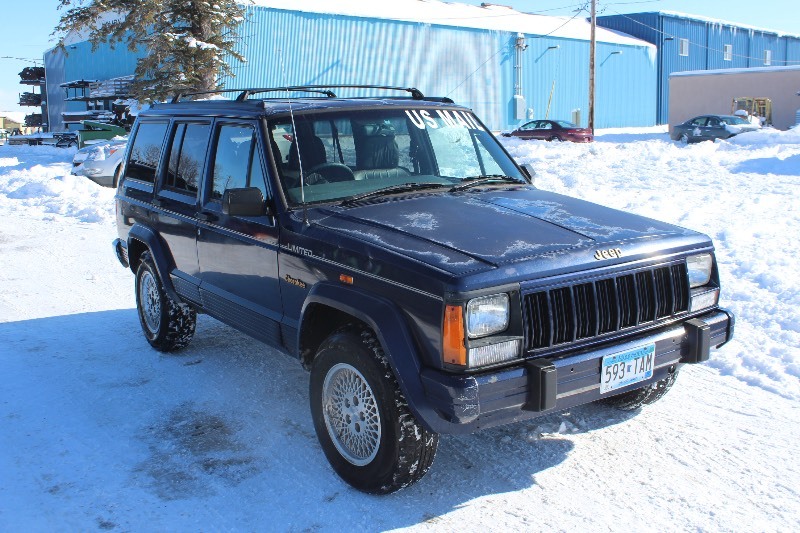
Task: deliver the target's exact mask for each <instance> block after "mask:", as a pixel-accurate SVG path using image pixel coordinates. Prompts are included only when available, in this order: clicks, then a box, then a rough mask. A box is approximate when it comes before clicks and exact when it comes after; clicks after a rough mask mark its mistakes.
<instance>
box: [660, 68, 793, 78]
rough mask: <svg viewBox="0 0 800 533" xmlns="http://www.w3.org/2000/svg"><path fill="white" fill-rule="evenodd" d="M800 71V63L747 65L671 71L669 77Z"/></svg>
mask: <svg viewBox="0 0 800 533" xmlns="http://www.w3.org/2000/svg"><path fill="white" fill-rule="evenodd" d="M787 70H788V71H796V72H800V65H793V66H788V67H749V68H720V69H714V70H687V71H684V72H673V73H672V74H670V75H669V77H670V78H677V77H684V76H722V75H725V74H756V73H758V72H781V71H784V72H785V71H787Z"/></svg>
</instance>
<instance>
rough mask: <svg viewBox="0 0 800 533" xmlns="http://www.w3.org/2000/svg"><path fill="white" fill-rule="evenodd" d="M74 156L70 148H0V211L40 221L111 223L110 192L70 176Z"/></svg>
mask: <svg viewBox="0 0 800 533" xmlns="http://www.w3.org/2000/svg"><path fill="white" fill-rule="evenodd" d="M74 155H75V149H74V148H67V149H64V148H55V147H49V146H3V147H2V148H0V208H4V209H8V210H9V211H10V212H11V213H12V214H13V213H15V212H24V213H25V214H26V216H31V215H32V214H36V215H38V218H40V219H44V220H53V219H54V218H56V216H58V217H68V218H75V219H77V220H79V221H80V222H109V221H113V220H114V191H113V190H111V189H104V188H101V187H98V186H97V185H96V184H94V183H92V182H91V181H89V180H87V179H86V178H84V177H82V176H73V175H71V174H70V173H69V172H70V168H71V167H72V164H71V162H70V161H71V160H72V157H73V156H74ZM21 161H23V162H24V163H22V162H21Z"/></svg>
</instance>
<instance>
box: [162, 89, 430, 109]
mask: <svg viewBox="0 0 800 533" xmlns="http://www.w3.org/2000/svg"><path fill="white" fill-rule="evenodd" d="M331 89H381V90H385V91H405V92H407V93H410V94H411V98H413V99H414V100H425V99H426V98H425V95H424V94H422V91H420V90H419V89H417V88H415V87H393V86H390V85H296V86H290V87H259V88H251V89H217V90H211V91H192V92H184V91H179V92H178V93H176V94H175V96H174V97H173V98H172V103H173V104H175V103H178V102H180V100H181V98H183V97H186V96H197V95H201V94H218V93H233V92H238V93H239V96H237V97H236V100H237V101H239V102H244V101H245V100H247V99H248V97H249V96H250V95H252V94H255V93H266V92H281V91H294V92H307V93H318V94H324V95H325V96H327V97H328V98H336V94H335V93H334V92H333V91H331Z"/></svg>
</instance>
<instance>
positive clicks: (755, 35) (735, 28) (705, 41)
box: [597, 11, 800, 124]
mask: <svg viewBox="0 0 800 533" xmlns="http://www.w3.org/2000/svg"><path fill="white" fill-rule="evenodd" d="M597 24H598V25H600V26H603V27H605V28H609V29H612V30H617V31H621V32H624V33H627V34H629V35H633V36H635V37H638V38H639V39H642V40H644V41H647V42H649V43H652V44H654V45H655V46H656V47H657V48H658V67H657V85H658V87H657V93H656V106H657V120H658V123H659V124H666V123H667V120H668V116H669V76H670V74H672V73H673V72H684V71H690V70H716V69H730V68H754V67H765V66H767V67H768V66H791V65H800V36H796V35H786V34H782V33H779V32H774V31H770V30H764V29H758V28H752V27H749V26H744V25H738V24H735V23H731V22H722V21H715V20H709V19H703V18H699V17H693V16H691V15H684V14H681V13H673V12H663V11H662V12H652V13H636V14H630V15H613V16H603V17H598V18H597Z"/></svg>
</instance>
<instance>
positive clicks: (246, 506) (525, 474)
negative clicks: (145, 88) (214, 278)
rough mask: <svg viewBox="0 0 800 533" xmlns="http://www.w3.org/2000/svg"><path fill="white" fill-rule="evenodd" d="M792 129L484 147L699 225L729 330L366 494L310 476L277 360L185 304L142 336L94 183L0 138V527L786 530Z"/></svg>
mask: <svg viewBox="0 0 800 533" xmlns="http://www.w3.org/2000/svg"><path fill="white" fill-rule="evenodd" d="M790 135H791V134H789V133H782V134H776V137H775V138H774V142H772V141H770V142H762V140H764V138H763V137H759V136H752V137H750V138H749V139H748V138H747V137H746V136H745V135H743V136H742V137H741V138H737V139H734V141H735V142H724V143H716V144H714V143H702V144H698V145H691V146H687V147H681V146H678V145H676V144H675V143H672V142H670V141H668V140H667V138H666V135H665V133H664V132H663V131H659V130H658V129H651V130H647V131H645V132H643V131H642V130H614V131H613V132H601V134H600V135H599V136H598V142H596V143H593V144H588V145H575V144H568V143H564V144H560V143H558V144H551V143H546V142H535V141H534V142H522V141H514V140H508V141H504V142H507V146H508V148H509V149H510V150H511V151H512V152H513V153H514V154H515V155H517V157H519V159H520V160H521V161H527V162H531V163H532V164H533V165H534V166H535V167H536V168H537V169H538V172H539V173H538V176H537V178H536V180H537V183H538V185H539V186H540V187H542V188H545V189H551V190H558V191H562V192H567V193H569V194H572V195H575V196H580V197H583V198H588V199H591V200H596V201H600V202H602V203H606V204H610V205H613V206H616V207H619V208H622V209H628V210H630V211H636V212H639V213H643V214H647V215H653V216H655V217H656V218H661V219H664V220H670V221H672V222H677V223H680V224H685V225H686V226H689V227H692V228H697V229H700V230H703V231H706V232H708V233H710V234H711V235H713V236H714V237H715V239H716V242H717V246H718V252H717V253H718V257H719V260H720V268H721V270H722V277H723V282H724V291H723V304H724V305H726V306H730V307H731V308H733V310H734V311H735V312H736V313H737V316H738V319H739V321H738V323H737V333H736V335H737V337H736V340H735V341H734V342H732V343H731V344H730V345H729V346H726V347H725V348H724V349H723V350H721V351H719V352H715V353H714V355H713V359H712V361H711V363H710V365H711V366H709V365H708V364H704V365H695V366H691V367H687V368H685V369H684V370H683V371H682V372H681V376H680V378H679V379H678V381H677V382H676V384H675V386H674V387H673V389H672V390H671V391H670V393H669V394H668V395H667V396H666V398H665V399H664V400H661V401H659V402H658V403H656V404H654V405H652V406H648V407H647V408H646V409H643V410H642V411H641V412H638V413H620V412H617V411H613V410H609V409H607V408H604V407H602V406H599V405H588V406H583V407H581V408H576V409H571V410H569V411H566V412H563V413H556V414H551V415H548V416H545V417H543V418H539V419H535V420H530V421H527V422H522V423H518V424H511V425H509V426H504V427H499V428H492V429H489V430H486V431H482V432H479V433H476V434H474V435H460V436H452V435H444V436H443V437H442V439H441V441H440V444H439V452H438V454H437V458H436V462H435V464H434V467H433V469H432V470H431V471H430V472H429V473H428V475H427V477H426V478H425V479H423V480H422V481H421V482H420V483H418V484H416V485H414V486H412V487H409V488H407V489H405V490H403V491H400V492H398V493H396V494H392V495H390V496H386V497H383V498H380V499H378V498H375V497H373V496H368V495H365V494H361V493H358V492H356V491H355V490H353V489H351V488H349V487H348V486H347V485H345V484H344V482H342V481H341V480H340V479H339V478H338V477H337V476H336V475H335V474H334V473H333V471H332V470H331V468H330V466H329V465H328V463H327V461H326V460H325V457H324V455H323V453H322V450H321V449H320V447H319V444H318V443H317V439H316V437H315V435H314V428H313V423H312V420H311V417H310V416H309V414H308V375H307V373H306V372H305V371H304V370H303V369H302V368H301V366H300V365H299V364H298V362H297V360H296V359H294V358H291V357H289V356H287V355H285V354H281V353H279V352H277V351H275V350H272V349H270V348H269V347H267V346H266V345H264V344H262V343H260V342H258V341H255V340H253V339H251V338H249V337H247V336H245V335H244V334H242V333H239V332H236V331H234V330H233V329H231V328H228V327H227V326H224V325H222V324H221V323H219V322H216V321H214V320H213V319H211V318H209V317H205V316H203V317H200V320H199V323H198V334H197V335H196V336H195V339H194V341H193V343H192V345H191V347H190V348H189V349H187V350H184V351H182V352H179V353H175V354H161V353H158V352H156V351H154V350H152V349H151V347H150V345H149V344H148V343H147V342H146V341H145V339H144V338H143V336H142V333H141V330H140V328H139V324H138V317H137V313H136V310H135V303H134V297H133V294H134V282H133V276H132V275H131V272H130V271H129V270H127V269H125V268H123V267H122V266H121V265H120V264H119V262H118V261H117V260H116V258H115V257H114V254H113V253H112V251H111V249H110V246H109V244H110V243H111V241H112V239H113V238H114V237H115V236H116V230H115V228H114V224H113V220H112V214H113V207H112V202H113V191H112V190H110V189H103V188H101V187H98V186H96V185H94V184H93V183H92V182H90V181H88V180H85V179H78V178H70V177H69V176H68V172H69V168H70V159H71V158H72V154H73V153H74V150H61V149H57V148H49V147H44V146H37V147H16V146H14V147H9V146H4V147H0V289H2V290H0V368H2V372H0V390H2V396H1V397H0V420H2V421H3V430H2V431H0V450H2V453H0V473H2V477H0V480H2V481H0V531H53V530H68V531H95V530H112V529H113V530H116V531H151V530H156V531H193V530H198V529H203V530H209V531H226V530H234V531H239V530H243V531H263V530H267V531H306V530H308V531H349V530H352V529H356V530H359V531H361V530H364V531H394V530H404V531H426V532H428V531H443V532H449V531H456V530H462V529H464V526H465V524H468V525H469V528H468V529H471V530H475V531H484V530H485V531H527V530H541V531H589V530H593V529H598V527H599V528H600V529H607V530H611V531H673V530H677V531H798V530H800V503H798V502H800V489H798V486H797V485H798V484H797V483H796V481H795V482H792V480H797V479H800V465H799V464H798V461H797V460H796V459H795V456H796V447H797V435H798V434H800V422H798V417H797V413H798V402H797V401H796V400H794V399H792V398H797V397H798V393H797V382H798V377H797V376H798V372H797V370H798V368H797V361H798V353H797V350H798V344H799V343H798V325H797V324H800V321H799V320H798V318H800V317H798V311H797V309H799V308H800V307H798V305H797V304H798V302H797V290H798V289H797V286H798V283H797V274H795V271H796V270H797V269H796V267H795V264H796V263H797V253H796V252H794V251H793V250H794V249H795V248H794V246H795V243H794V242H793V241H794V240H795V239H796V236H797V234H798V220H799V219H800V209H798V207H799V206H798V202H797V200H796V199H795V198H794V192H795V191H796V190H797V185H798V179H800V178H798V175H796V174H795V175H786V174H776V173H774V172H772V173H770V172H765V171H763V169H775V168H777V166H778V162H785V161H787V160H791V159H792V158H795V157H797V155H798V154H800V143H795V142H794V141H791V140H790V139H791V137H790ZM758 160H763V161H765V163H763V164H762V170H759V171H750V170H742V169H743V167H747V165H752V164H753V163H752V162H753V161H758ZM420 223H424V221H420ZM54 237H55V238H54ZM712 367H713V368H712ZM721 374H722V375H721ZM732 376H735V377H732ZM737 378H738V379H737ZM745 382H746V383H745ZM747 383H749V384H751V385H753V386H750V385H748V384H747ZM767 391H771V392H767ZM773 392H774V393H777V395H776V394H773ZM781 396H784V397H786V398H784V397H781ZM787 398H789V399H787ZM265 502H266V503H265ZM298 502H301V504H298ZM575 502H580V505H577V506H576V505H575ZM376 506H378V507H379V509H380V512H365V510H368V509H375V508H376ZM643 517H646V518H644V521H643ZM198 524H203V526H202V528H200V527H199V526H198Z"/></svg>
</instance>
